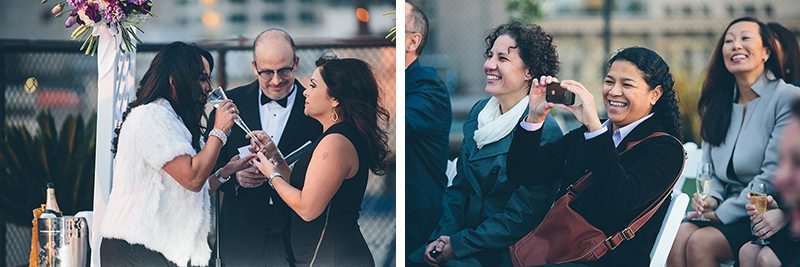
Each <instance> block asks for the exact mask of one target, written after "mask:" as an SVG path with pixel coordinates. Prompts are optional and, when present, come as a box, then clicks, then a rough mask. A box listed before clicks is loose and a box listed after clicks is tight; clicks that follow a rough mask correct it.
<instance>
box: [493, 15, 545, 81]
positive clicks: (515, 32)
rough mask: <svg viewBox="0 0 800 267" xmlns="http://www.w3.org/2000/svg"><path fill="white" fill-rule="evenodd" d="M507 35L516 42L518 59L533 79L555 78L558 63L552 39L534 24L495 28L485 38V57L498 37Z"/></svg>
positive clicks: (512, 24) (514, 24) (508, 25)
mask: <svg viewBox="0 0 800 267" xmlns="http://www.w3.org/2000/svg"><path fill="white" fill-rule="evenodd" d="M503 35H508V36H510V37H511V39H514V41H515V42H517V49H518V50H519V57H520V58H522V62H523V63H525V67H527V68H528V72H529V73H530V75H531V76H533V77H540V76H556V74H558V69H559V64H560V63H559V62H558V53H557V52H556V45H555V44H553V37H552V36H550V35H549V34H547V33H546V32H545V31H544V30H543V29H542V27H540V26H539V25H536V24H522V23H519V22H512V23H507V24H503V25H500V26H497V28H494V29H493V30H492V31H491V32H490V33H489V36H486V51H485V53H486V55H488V54H489V52H490V51H491V50H492V46H493V45H494V42H495V41H496V40H497V38H499V37H500V36H503Z"/></svg>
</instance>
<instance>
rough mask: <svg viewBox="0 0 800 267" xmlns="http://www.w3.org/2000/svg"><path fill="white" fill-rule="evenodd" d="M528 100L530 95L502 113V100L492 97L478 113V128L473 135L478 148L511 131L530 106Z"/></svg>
mask: <svg viewBox="0 0 800 267" xmlns="http://www.w3.org/2000/svg"><path fill="white" fill-rule="evenodd" d="M528 101H529V100H528V97H523V98H522V99H521V100H520V101H519V102H517V104H516V105H514V107H513V108H511V110H509V111H508V112H506V113H504V114H500V100H498V99H497V98H496V97H492V98H490V99H489V102H487V103H486V106H484V107H483V109H482V110H481V112H480V113H478V129H477V130H475V135H474V136H473V139H475V143H476V144H477V145H478V149H481V148H483V146H485V145H488V144H491V143H494V142H497V141H498V140H500V139H503V137H505V136H506V135H508V134H509V133H511V131H512V130H514V127H515V126H516V125H517V123H518V122H519V118H520V117H522V114H523V113H524V112H525V108H527V107H528Z"/></svg>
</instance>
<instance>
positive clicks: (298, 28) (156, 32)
mask: <svg viewBox="0 0 800 267" xmlns="http://www.w3.org/2000/svg"><path fill="white" fill-rule="evenodd" d="M54 1H55V0H53V1H50V2H48V3H47V4H45V5H43V4H40V1H18V0H0V2H3V3H5V5H3V6H4V7H5V8H3V9H0V23H2V25H6V26H4V27H0V38H6V39H12V38H13V39H47V40H68V39H69V33H70V32H71V29H69V30H67V29H64V21H65V20H66V18H65V17H63V16H62V17H60V18H55V17H53V16H52V15H51V14H50V9H51V8H52V7H53V5H55V2H54ZM153 2H154V3H153V4H154V6H153V11H154V14H155V17H152V18H149V19H148V21H147V22H146V23H145V24H144V25H143V27H142V30H143V31H144V32H145V33H144V34H141V35H140V37H141V38H142V40H143V41H144V42H146V43H150V42H171V41H200V40H226V39H234V38H237V37H239V36H244V37H247V38H252V37H254V36H255V35H257V34H258V33H259V32H261V31H263V30H264V29H267V28H269V27H280V28H284V29H286V30H287V31H288V32H290V33H291V34H292V36H293V37H295V38H300V39H308V38H316V39H319V38H337V39H340V38H351V37H355V36H359V35H371V36H385V35H386V34H387V33H388V32H389V29H391V27H392V26H393V25H394V24H393V21H392V19H393V18H394V16H384V15H383V13H384V12H388V11H392V10H394V7H395V5H394V1H391V0H356V1H352V0H351V1H345V0H170V1H153ZM357 7H362V8H364V9H365V10H366V11H367V12H368V13H367V14H368V18H369V19H368V20H367V23H366V24H367V27H366V30H363V29H362V30H360V29H359V20H358V18H357V17H356V16H355V14H356V8H357Z"/></svg>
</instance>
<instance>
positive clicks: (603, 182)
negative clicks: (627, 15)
mask: <svg viewBox="0 0 800 267" xmlns="http://www.w3.org/2000/svg"><path fill="white" fill-rule="evenodd" d="M553 82H557V80H556V79H555V78H554V77H541V78H539V79H534V87H533V89H531V94H530V110H531V111H530V114H529V115H528V117H527V118H526V119H525V121H523V122H522V123H520V125H519V126H518V127H517V128H516V130H515V133H516V135H515V136H514V140H513V141H512V143H511V151H509V152H508V177H509V179H511V180H513V181H517V182H519V183H520V184H530V185H536V184H549V183H552V182H553V181H560V190H559V194H558V195H559V196H561V195H564V194H565V193H567V192H568V191H571V189H570V188H572V186H573V185H574V184H575V183H576V181H577V180H578V179H580V178H581V177H583V176H584V175H585V174H587V173H591V176H590V178H589V179H590V180H589V181H590V182H589V183H590V184H589V185H588V186H586V187H584V188H585V189H583V191H581V192H580V193H578V195H577V197H576V198H575V200H574V201H572V202H571V203H570V204H569V205H570V207H571V208H572V209H574V210H575V212H577V213H578V214H580V215H581V216H582V217H583V218H584V219H586V221H587V222H588V223H590V224H591V225H592V226H594V227H596V228H597V229H600V230H602V231H603V232H604V233H607V234H608V233H617V232H620V231H623V229H625V228H626V227H627V226H628V225H629V224H630V223H631V222H632V221H633V220H634V219H635V218H637V216H638V215H639V214H641V213H642V212H643V211H644V210H646V209H647V208H648V207H650V205H652V204H653V203H654V202H656V201H658V200H659V196H660V195H661V194H662V193H664V192H666V191H667V190H669V189H670V187H671V185H672V183H673V181H674V180H675V179H676V178H677V177H678V174H679V173H680V171H681V167H682V166H683V147H682V145H681V143H680V142H679V140H680V133H681V124H680V112H679V110H678V105H677V97H676V92H675V89H674V87H673V86H674V83H675V81H674V80H673V78H672V74H671V73H670V71H669V65H667V63H666V62H665V61H664V59H663V58H661V56H659V55H658V54H656V53H655V52H653V51H652V50H650V49H647V48H643V47H629V48H624V49H622V50H620V51H619V52H617V53H616V54H615V55H614V56H612V57H611V59H609V60H608V73H607V74H606V76H605V78H604V80H603V89H602V102H603V103H604V104H605V107H606V110H607V112H608V120H606V121H605V122H601V121H600V118H599V116H598V113H597V108H596V107H595V96H593V95H592V93H590V92H589V91H588V90H587V89H586V87H584V86H583V85H582V84H581V83H579V82H576V81H571V80H565V81H562V82H561V85H560V86H561V87H562V88H564V89H566V90H568V91H570V92H573V93H575V97H576V98H579V99H580V100H581V104H580V105H575V106H566V105H563V104H553V103H549V102H546V99H545V86H546V85H547V84H550V83H553ZM556 105H558V106H559V107H560V108H561V109H566V110H568V111H570V112H571V113H573V114H574V115H575V118H576V119H577V120H578V121H580V122H581V124H583V126H582V127H580V128H578V129H575V130H572V131H571V132H569V133H567V134H566V135H564V137H563V138H561V139H560V140H558V141H557V142H555V143H553V144H548V145H543V146H541V148H538V147H539V145H540V144H541V143H542V142H541V141H540V139H541V136H542V130H541V129H542V128H543V127H547V124H549V123H550V122H548V121H546V120H545V115H547V114H548V112H549V111H550V109H551V108H553V107H554V106H556ZM659 132H660V133H666V135H661V136H656V137H652V138H648V137H650V136H651V135H653V134H654V133H659ZM645 138H648V139H646V140H645ZM639 141H641V142H640V143H638V145H636V146H635V147H634V148H632V149H631V150H629V151H627V152H625V153H621V152H622V151H624V150H626V149H627V147H628V146H630V145H631V144H636V143H635V142H639ZM666 202H669V199H667V200H666ZM668 206H669V205H661V207H660V208H658V209H657V210H656V212H655V214H654V215H653V216H652V217H651V218H650V219H649V220H648V221H647V222H646V223H645V224H644V225H643V226H642V228H640V229H639V231H638V232H636V233H635V235H634V236H633V237H631V239H628V240H627V241H626V242H622V243H620V244H619V245H618V246H617V247H616V248H615V249H613V250H610V251H609V252H608V253H607V254H605V256H603V257H602V258H600V259H599V260H598V261H597V262H592V263H573V264H571V265H569V266H583V265H582V264H588V265H590V266H647V263H649V262H650V251H651V250H652V248H653V245H654V243H655V240H656V236H657V235H658V232H659V229H660V228H661V222H662V221H663V219H664V216H665V214H666V211H667V208H668ZM626 239H627V238H626Z"/></svg>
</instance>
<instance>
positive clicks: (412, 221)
mask: <svg viewBox="0 0 800 267" xmlns="http://www.w3.org/2000/svg"><path fill="white" fill-rule="evenodd" d="M451 120H452V111H451V110H450V96H449V94H448V93H447V88H445V85H444V83H443V82H442V80H440V79H439V76H437V75H436V71H435V70H433V69H432V68H429V67H424V66H422V65H420V64H419V62H417V61H414V62H413V63H411V65H409V66H408V68H406V177H405V178H406V182H405V184H406V218H407V220H406V251H407V253H410V252H411V251H412V249H416V248H417V247H419V246H420V245H422V243H423V242H424V241H426V240H427V238H428V235H430V234H431V231H433V229H434V228H436V221H437V218H438V217H439V214H441V212H442V195H443V194H444V189H445V187H446V186H447V177H446V176H445V170H446V168H447V154H448V149H449V144H448V140H449V135H450V122H451Z"/></svg>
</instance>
